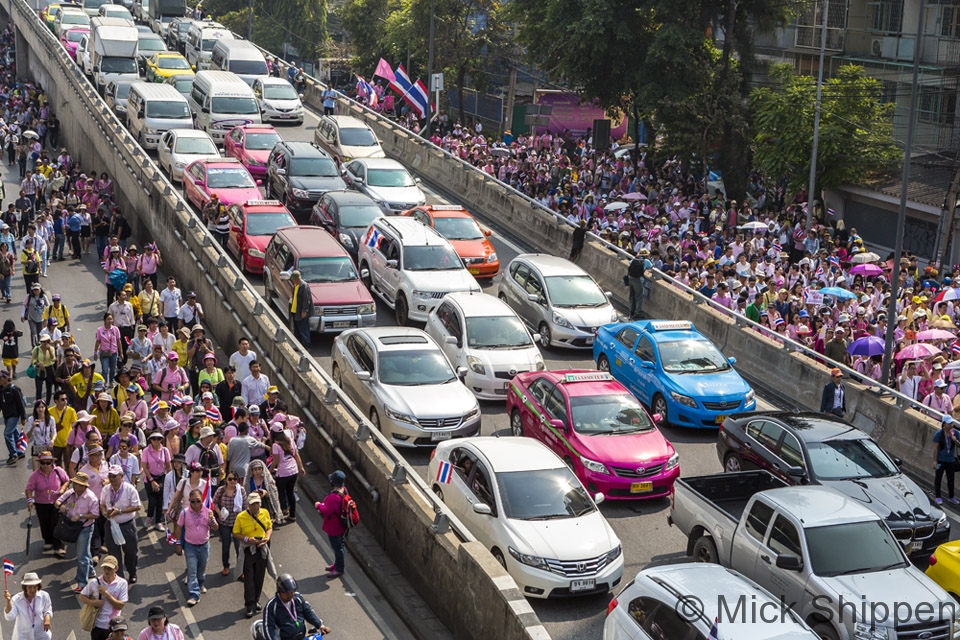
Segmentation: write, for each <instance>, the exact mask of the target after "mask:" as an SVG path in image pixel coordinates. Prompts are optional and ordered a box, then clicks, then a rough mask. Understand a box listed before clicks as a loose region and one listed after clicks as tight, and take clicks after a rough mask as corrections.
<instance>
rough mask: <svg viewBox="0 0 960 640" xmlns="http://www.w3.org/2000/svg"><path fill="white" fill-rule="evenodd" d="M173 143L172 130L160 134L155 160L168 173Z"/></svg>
mask: <svg viewBox="0 0 960 640" xmlns="http://www.w3.org/2000/svg"><path fill="white" fill-rule="evenodd" d="M115 88H116V85H114V84H111V85H110V88H109V89H107V91H111V90H114V89H115ZM173 143H174V135H173V131H172V130H171V131H167V132H166V133H164V134H163V135H162V136H160V144H159V145H157V160H158V161H159V162H160V166H161V167H164V168H166V169H167V172H168V173H172V172H173V161H172V159H171V158H172V156H173Z"/></svg>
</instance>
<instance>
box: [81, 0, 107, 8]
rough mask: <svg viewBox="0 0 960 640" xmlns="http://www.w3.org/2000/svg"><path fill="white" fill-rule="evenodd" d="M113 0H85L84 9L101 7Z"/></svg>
mask: <svg viewBox="0 0 960 640" xmlns="http://www.w3.org/2000/svg"><path fill="white" fill-rule="evenodd" d="M109 2H111V0H83V8H84V9H99V8H100V7H101V6H102V5H105V4H107V3H109Z"/></svg>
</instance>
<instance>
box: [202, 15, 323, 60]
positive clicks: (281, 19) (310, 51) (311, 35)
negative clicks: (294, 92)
mask: <svg viewBox="0 0 960 640" xmlns="http://www.w3.org/2000/svg"><path fill="white" fill-rule="evenodd" d="M249 6H250V4H249V2H248V0H204V3H203V7H204V10H205V12H207V13H209V14H211V15H213V16H214V17H215V18H216V19H217V20H218V21H219V22H221V23H222V24H223V25H224V26H225V27H228V28H229V29H231V30H232V31H236V32H237V33H240V34H244V35H246V33H247V23H248V18H249V15H250V14H249V11H250V9H249ZM252 35H253V38H252V39H253V41H254V42H256V43H257V44H258V45H260V46H261V47H263V48H264V49H267V50H269V51H274V52H280V51H282V50H283V45H284V43H287V44H289V45H292V46H294V47H296V49H297V51H298V53H299V54H300V56H301V57H302V58H307V59H312V58H314V57H316V56H317V55H318V54H319V52H320V51H321V49H322V47H323V43H324V42H325V41H326V39H327V0H283V2H269V1H268V0H257V1H256V2H254V12H253V34H252Z"/></svg>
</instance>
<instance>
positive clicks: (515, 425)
mask: <svg viewBox="0 0 960 640" xmlns="http://www.w3.org/2000/svg"><path fill="white" fill-rule="evenodd" d="M510 432H511V433H513V435H515V436H517V437H518V438H519V437H521V436H522V435H523V420H521V419H520V412H519V411H518V410H516V409H514V410H513V413H511V414H510Z"/></svg>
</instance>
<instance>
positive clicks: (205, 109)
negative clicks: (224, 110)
mask: <svg viewBox="0 0 960 640" xmlns="http://www.w3.org/2000/svg"><path fill="white" fill-rule="evenodd" d="M200 113H210V107H200Z"/></svg>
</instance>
